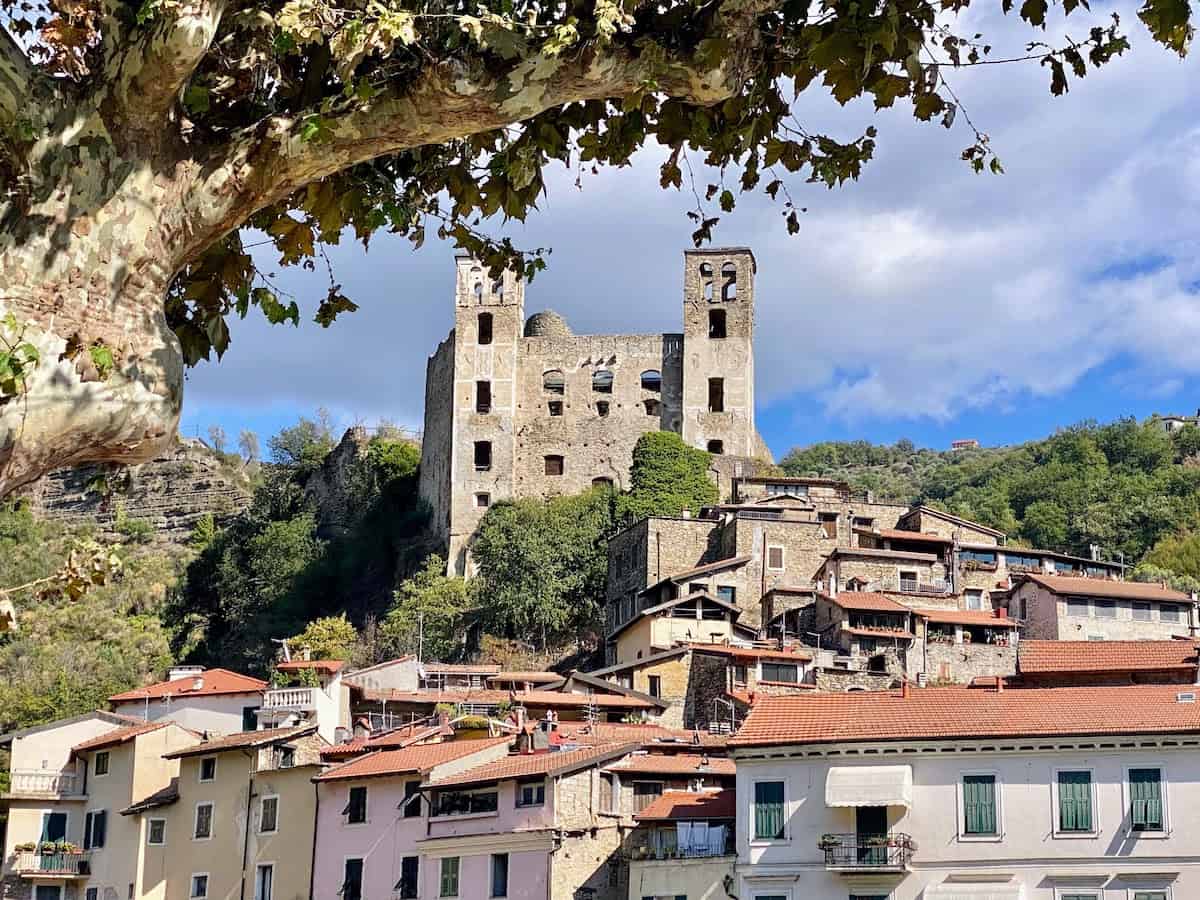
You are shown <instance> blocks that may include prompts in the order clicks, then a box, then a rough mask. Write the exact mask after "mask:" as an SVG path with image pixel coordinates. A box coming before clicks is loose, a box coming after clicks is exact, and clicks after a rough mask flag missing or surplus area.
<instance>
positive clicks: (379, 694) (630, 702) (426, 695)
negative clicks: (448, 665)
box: [363, 685, 660, 709]
mask: <svg viewBox="0 0 1200 900" xmlns="http://www.w3.org/2000/svg"><path fill="white" fill-rule="evenodd" d="M614 687H615V685H614ZM363 698H364V699H366V700H389V701H392V702H397V703H428V704H430V705H433V704H437V703H480V704H484V703H508V702H514V703H520V704H522V705H524V706H534V707H538V706H546V707H557V706H562V707H585V706H588V705H589V703H591V704H593V705H595V706H608V707H618V708H621V709H654V708H655V707H657V706H659V705H660V704H658V703H650V702H648V701H646V700H640V699H638V698H637V697H626V696H623V695H618V694H592V695H591V696H590V697H589V696H588V695H587V694H572V693H569V692H567V691H561V692H560V691H496V690H486V689H480V690H466V689H464V690H461V691H456V690H447V691H393V690H384V691H372V690H369V689H367V690H364V691H363Z"/></svg>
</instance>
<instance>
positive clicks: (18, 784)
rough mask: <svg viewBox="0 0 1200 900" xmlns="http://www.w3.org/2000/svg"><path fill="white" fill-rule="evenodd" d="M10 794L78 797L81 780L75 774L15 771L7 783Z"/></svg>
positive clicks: (80, 790) (80, 793)
mask: <svg viewBox="0 0 1200 900" xmlns="http://www.w3.org/2000/svg"><path fill="white" fill-rule="evenodd" d="M8 792H9V793H10V794H39V795H47V796H51V795H59V796H80V795H82V793H83V779H82V778H81V777H80V775H79V773H77V772H44V771H36V770H35V771H21V770H20V769H18V770H17V771H15V772H13V773H12V777H11V779H10V781H9V788H8Z"/></svg>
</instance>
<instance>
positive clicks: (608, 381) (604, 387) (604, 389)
mask: <svg viewBox="0 0 1200 900" xmlns="http://www.w3.org/2000/svg"><path fill="white" fill-rule="evenodd" d="M612 389H613V373H612V372H610V371H609V370H608V369H597V370H596V371H595V372H593V373H592V390H593V391H595V392H596V393H597V394H611V393H612Z"/></svg>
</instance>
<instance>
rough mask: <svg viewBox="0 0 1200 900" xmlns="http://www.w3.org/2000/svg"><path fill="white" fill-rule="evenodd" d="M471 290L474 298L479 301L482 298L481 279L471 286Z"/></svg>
mask: <svg viewBox="0 0 1200 900" xmlns="http://www.w3.org/2000/svg"><path fill="white" fill-rule="evenodd" d="M471 290H472V292H473V293H474V294H475V299H476V300H479V301H482V300H483V282H482V281H476V282H475V287H473V288H472V289H471Z"/></svg>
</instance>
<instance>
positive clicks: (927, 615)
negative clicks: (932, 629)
mask: <svg viewBox="0 0 1200 900" xmlns="http://www.w3.org/2000/svg"><path fill="white" fill-rule="evenodd" d="M913 615H916V616H920V617H921V618H922V619H928V620H929V621H930V622H946V623H949V624H951V625H990V626H991V627H993V628H1016V627H1017V622H1016V621H1014V620H1013V619H1010V618H1008V617H1007V616H997V615H996V614H995V613H994V612H988V611H987V610H983V609H914V610H913Z"/></svg>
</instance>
